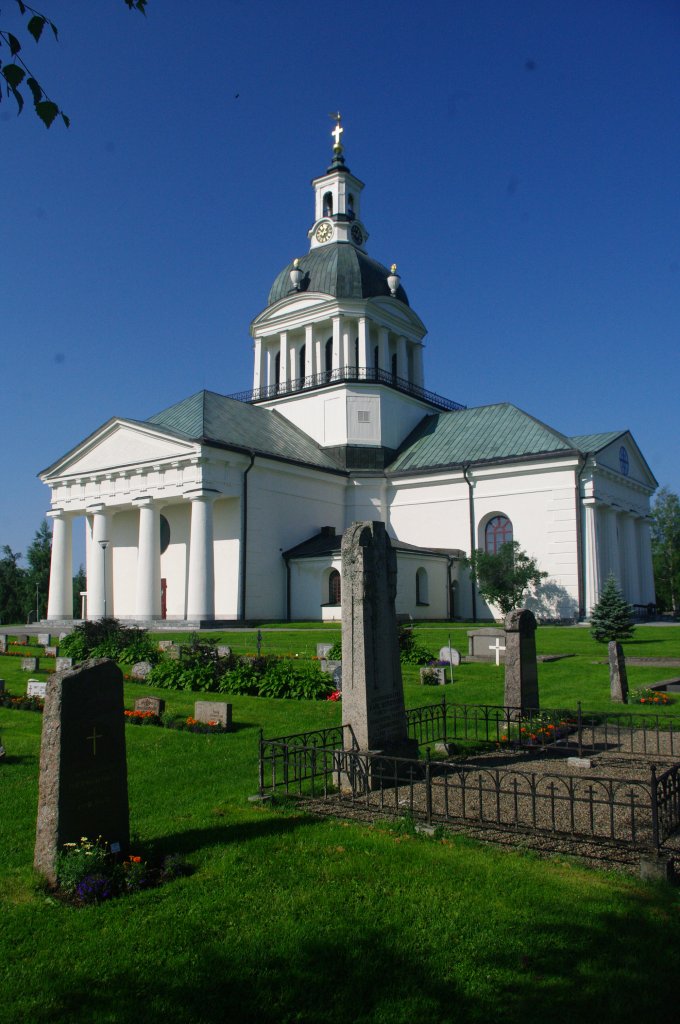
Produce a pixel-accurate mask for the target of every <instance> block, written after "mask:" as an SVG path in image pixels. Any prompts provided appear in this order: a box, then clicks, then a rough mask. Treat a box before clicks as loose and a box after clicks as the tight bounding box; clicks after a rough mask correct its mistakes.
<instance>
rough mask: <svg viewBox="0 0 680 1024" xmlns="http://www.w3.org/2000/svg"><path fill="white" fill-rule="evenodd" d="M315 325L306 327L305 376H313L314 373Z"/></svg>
mask: <svg viewBox="0 0 680 1024" xmlns="http://www.w3.org/2000/svg"><path fill="white" fill-rule="evenodd" d="M315 372H316V371H315V370H314V325H313V324H307V325H306V327H305V377H313V376H314V373H315Z"/></svg>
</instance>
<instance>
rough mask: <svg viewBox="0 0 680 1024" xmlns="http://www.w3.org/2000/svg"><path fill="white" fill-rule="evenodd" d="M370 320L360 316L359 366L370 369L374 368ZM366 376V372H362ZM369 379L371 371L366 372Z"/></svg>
mask: <svg viewBox="0 0 680 1024" xmlns="http://www.w3.org/2000/svg"><path fill="white" fill-rule="evenodd" d="M368 342H369V338H368V320H367V319H366V317H365V316H360V317H359V366H360V367H361V368H362V370H368V371H370V370H371V369H372V368H373V359H372V358H371V354H370V353H369V351H368ZM362 376H364V374H362ZM365 376H367V377H368V378H369V379H370V377H371V374H370V372H369V373H367V374H365Z"/></svg>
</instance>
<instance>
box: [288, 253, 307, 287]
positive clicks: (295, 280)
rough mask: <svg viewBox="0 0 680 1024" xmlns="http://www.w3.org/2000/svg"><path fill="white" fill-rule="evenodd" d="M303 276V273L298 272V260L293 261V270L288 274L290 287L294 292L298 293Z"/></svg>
mask: <svg viewBox="0 0 680 1024" xmlns="http://www.w3.org/2000/svg"><path fill="white" fill-rule="evenodd" d="M304 276H305V275H304V273H303V271H302V270H300V260H299V259H294V260H293V269H292V270H291V272H290V283H291V284H292V286H293V288H294V289H295V291H296V292H299V291H300V285H301V284H302V278H303V277H304Z"/></svg>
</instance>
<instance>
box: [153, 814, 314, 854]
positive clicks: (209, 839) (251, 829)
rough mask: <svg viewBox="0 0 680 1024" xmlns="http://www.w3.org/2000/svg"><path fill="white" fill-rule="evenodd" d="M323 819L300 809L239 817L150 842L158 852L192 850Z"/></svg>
mask: <svg viewBox="0 0 680 1024" xmlns="http://www.w3.org/2000/svg"><path fill="white" fill-rule="evenodd" d="M320 823H321V820H320V819H316V818H312V817H310V816H309V815H306V814H304V812H299V813H297V814H295V815H290V816H288V817H281V818H279V817H277V818H267V819H266V820H263V821H239V822H235V823H233V824H219V825H212V826H210V828H196V829H188V830H187V831H184V832H173V833H170V834H169V835H166V836H161V837H160V838H158V839H154V840H151V841H150V842H149V843H148V845H149V847H150V848H152V849H153V852H154V853H157V854H167V853H182V854H190V853H194V852H195V851H196V850H201V849H203V848H204V847H206V846H217V845H224V844H226V843H243V842H248V841H249V840H253V839H263V838H268V837H269V836H278V835H286V834H287V833H290V832H294V831H295V830H296V829H298V828H301V827H306V826H309V825H319V824H320ZM145 845H147V844H145Z"/></svg>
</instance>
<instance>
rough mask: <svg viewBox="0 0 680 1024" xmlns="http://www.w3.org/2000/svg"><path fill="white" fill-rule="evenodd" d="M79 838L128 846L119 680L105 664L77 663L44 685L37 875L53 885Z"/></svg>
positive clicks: (118, 848)
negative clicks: (61, 860) (63, 856)
mask: <svg viewBox="0 0 680 1024" xmlns="http://www.w3.org/2000/svg"><path fill="white" fill-rule="evenodd" d="M82 836H86V837H87V838H88V839H92V840H94V839H97V837H98V836H101V837H102V838H103V840H104V842H106V843H107V844H108V845H109V846H110V848H111V849H112V850H113V851H114V852H118V851H119V852H121V853H122V854H123V855H124V854H125V853H126V852H127V849H128V847H129V843H130V820H129V808H128V790H127V764H126V759H125V717H124V715H123V676H122V673H121V671H120V669H119V668H118V667H117V666H116V665H115V664H114V662H112V661H109V660H107V659H96V660H92V661H86V662H83V664H82V665H79V666H78V667H77V668H75V669H71V670H70V671H67V672H63V673H60V672H56V673H55V674H54V675H52V676H50V678H49V680H48V684H47V697H46V700H45V711H44V714H43V729H42V742H41V747H40V792H39V798H38V821H37V828H36V840H35V856H34V861H33V863H34V867H35V868H36V870H37V871H39V872H40V873H41V874H42V875H44V876H45V877H46V878H47V879H48V881H49V882H52V883H54V882H55V881H56V860H57V854H58V853H60V852H61V851H62V849H63V846H64V843H70V842H79V841H80V839H81V837H82Z"/></svg>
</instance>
